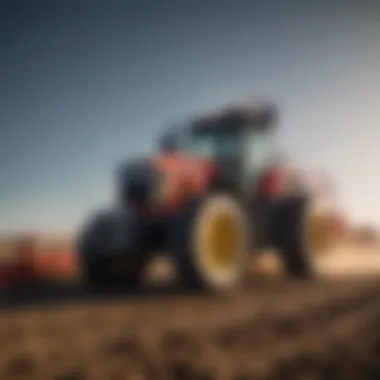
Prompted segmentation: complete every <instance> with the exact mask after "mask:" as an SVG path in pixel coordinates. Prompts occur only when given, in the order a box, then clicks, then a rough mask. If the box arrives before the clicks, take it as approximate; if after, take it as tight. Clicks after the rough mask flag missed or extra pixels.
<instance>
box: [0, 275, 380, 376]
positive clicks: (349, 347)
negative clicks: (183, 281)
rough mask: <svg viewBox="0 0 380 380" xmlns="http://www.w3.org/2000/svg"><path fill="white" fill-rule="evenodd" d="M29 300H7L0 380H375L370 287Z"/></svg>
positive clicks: (75, 294)
mask: <svg viewBox="0 0 380 380" xmlns="http://www.w3.org/2000/svg"><path fill="white" fill-rule="evenodd" d="M22 290H23V292H24V293H23V294H18V295H19V296H22V295H24V298H27V299H29V301H32V305H30V304H29V306H27V305H26V304H25V303H24V302H23V301H24V300H23V299H22V298H19V300H18V301H19V302H18V303H17V304H16V303H13V305H12V304H10V303H9V302H6V301H7V300H6V299H5V298H3V303H2V308H3V309H2V312H1V314H0V342H1V343H0V380H3V379H4V380H16V379H17V380H44V379H55V380H76V379H78V380H79V379H87V380H90V379H99V380H108V379H110V380H122V379H131V380H132V379H134V380H137V379H139V380H140V379H141V380H145V379H165V380H172V379H173V380H174V379H175V380H177V379H178V380H180V379H181V380H186V379H189V380H190V379H205V380H206V379H210V380H214V379H215V380H216V379H231V380H238V379H239V380H243V379H247V380H249V379H334V380H338V379H360V380H364V379H378V378H380V368H379V364H380V329H379V326H380V303H379V299H380V281H379V280H377V279H374V278H365V279H363V278H361V279H358V278H351V279H348V278H346V279H340V280H339V281H338V280H331V279H330V280H318V281H309V282H306V283H298V282H292V281H289V280H284V279H281V278H280V277H277V278H272V279H270V278H268V277H267V278H265V277H263V278H256V279H252V280H250V281H247V284H246V287H245V288H244V289H243V290H242V291H241V292H240V293H239V294H234V295H232V294H231V295H230V296H226V297H223V298H221V297H216V296H201V295H194V294H193V295H191V294H188V295H184V294H178V292H177V294H175V291H174V289H172V290H171V291H170V292H167V293H166V295H165V294H163V289H159V288H149V287H148V288H147V289H146V290H145V291H144V292H143V293H142V294H141V295H139V296H137V297H136V296H132V295H127V294H120V295H114V296H113V297H107V296H104V295H103V296H101V295H91V296H90V295H89V294H87V293H86V291H85V290H84V289H83V288H81V287H80V286H79V285H75V284H73V285H71V286H68V285H62V286H61V287H58V286H56V287H55V288H53V287H50V288H49V287H47V286H46V284H45V285H44V286H42V287H40V288H36V289H32V288H31V287H29V288H28V289H22ZM15 294H16V293H14V294H13V295H15ZM75 299H76V300H75ZM57 300H58V301H57ZM8 301H9V300H8ZM37 301H40V302H39V304H40V305H39V306H38V305H37ZM41 301H44V302H41Z"/></svg>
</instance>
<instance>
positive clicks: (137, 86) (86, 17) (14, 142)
mask: <svg viewBox="0 0 380 380" xmlns="http://www.w3.org/2000/svg"><path fill="white" fill-rule="evenodd" d="M331 3H333V4H334V5H333V6H328V4H331ZM376 3H377V2H376V1H372V2H369V1H356V2H354V1H347V0H346V1H340V2H339V1H285V0H281V1H277V2H275V1H269V0H267V1H260V2H258V1H253V0H252V1H248V0H247V1H243V0H241V1H240V0H236V1H223V0H218V1H204V0H203V1H201V0H198V1H197V0H195V1H165V0H160V1H157V0H151V1H143V0H139V1H133V2H132V1H127V0H126V1H112V0H104V1H103V2H100V1H95V0H91V1H80V0H75V1H70V0H67V1H59V2H58V1H32V0H28V1H12V0H9V1H3V2H1V5H0V15H1V16H0V17H1V18H2V20H0V21H1V22H0V126H1V129H0V231H10V230H22V229H31V228H32V229H37V230H42V231H54V230H72V229H73V228H75V226H76V225H77V224H78V222H80V221H81V220H82V218H83V216H84V215H85V214H86V213H87V212H88V211H90V210H91V209H92V208H93V207H96V206H97V205H99V204H102V203H108V202H109V200H110V199H111V198H112V186H113V182H112V181H113V171H112V170H113V168H114V166H115V163H116V162H117V161H118V160H119V159H121V158H123V157H125V158H127V157H128V156H131V155H134V154H139V153H142V152H147V151H149V150H150V148H151V145H152V141H153V137H154V136H155V135H156V134H157V133H158V131H159V130H160V129H161V128H162V127H163V126H164V125H165V124H166V123H168V122H170V121H171V120H172V119H173V118H174V119H178V118H181V117H186V116H188V115H191V114H192V113H197V112H200V111H202V110H204V109H209V108H212V107H214V106H219V105H221V104H225V103H228V102H230V101H235V100H238V99H244V98H245V97H246V96H247V95H250V94H257V95H259V96H261V97H262V98H264V100H265V99H268V100H273V101H275V102H277V103H278V105H279V107H280V110H281V120H280V127H281V128H280V132H279V136H278V141H279V144H280V145H281V146H282V147H283V149H285V150H286V151H287V152H289V154H290V156H291V157H292V158H293V159H294V160H295V161H298V162H299V163H300V164H301V165H302V166H306V167H311V168H322V169H324V170H328V171H329V172H330V173H331V174H332V175H333V176H334V177H335V179H336V181H337V185H338V187H339V191H340V194H341V196H342V198H341V199H342V201H343V204H344V205H345V206H346V208H347V210H348V211H349V214H350V215H351V216H352V218H353V220H354V221H369V222H374V223H377V224H379V225H380V202H378V197H379V195H380V176H379V175H378V172H379V171H380V153H379V149H378V147H379V145H380V112H379V104H380V4H379V5H376ZM317 4H318V5H317Z"/></svg>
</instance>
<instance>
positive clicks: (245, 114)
mask: <svg viewBox="0 0 380 380" xmlns="http://www.w3.org/2000/svg"><path fill="white" fill-rule="evenodd" d="M276 118H277V109H276V108H275V107H274V106H273V105H257V104H248V105H247V104H243V105H236V106H230V107H226V108H223V109H221V110H219V111H216V112H215V111H214V112H212V113H209V114H206V115H202V116H200V117H196V118H194V119H193V120H192V122H191V129H193V130H197V131H198V130H205V131H206V130H211V129H215V128H218V129H219V128H223V129H228V130H231V129H240V128H243V127H245V126H246V125H247V124H249V125H251V126H252V128H260V129H262V128H265V129H266V128H270V127H272V125H273V123H274V122H275V121H276Z"/></svg>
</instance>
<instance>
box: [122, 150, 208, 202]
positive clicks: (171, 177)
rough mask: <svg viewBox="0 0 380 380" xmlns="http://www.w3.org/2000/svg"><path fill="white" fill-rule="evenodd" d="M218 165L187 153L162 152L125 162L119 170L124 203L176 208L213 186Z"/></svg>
mask: <svg viewBox="0 0 380 380" xmlns="http://www.w3.org/2000/svg"><path fill="white" fill-rule="evenodd" d="M214 172H215V167H214V164H213V163H212V162H211V161H209V160H207V159H203V158H199V157H193V156H190V155H186V154H183V153H179V152H175V153H167V152H165V153H159V154H157V155H152V156H150V157H145V158H138V159H134V160H130V161H127V162H124V163H123V164H122V165H120V167H119V171H118V188H119V199H120V200H121V201H122V202H123V203H132V204H144V205H156V206H157V205H160V206H166V205H171V206H175V205H178V204H180V203H181V201H182V200H183V198H184V197H185V196H192V195H194V196H196V195H198V194H200V193H201V192H202V191H203V190H204V189H205V188H206V187H207V185H208V184H209V183H210V180H211V179H212V177H213V175H214Z"/></svg>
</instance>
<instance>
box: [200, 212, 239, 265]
mask: <svg viewBox="0 0 380 380" xmlns="http://www.w3.org/2000/svg"><path fill="white" fill-rule="evenodd" d="M240 240H241V237H240V233H239V224H238V223H237V221H236V220H235V218H234V215H232V214H231V213H228V212H226V211H224V212H218V213H216V214H215V215H212V216H210V217H209V218H208V220H207V221H206V222H205V224H204V226H203V229H202V230H201V245H202V252H203V254H204V262H205V265H206V266H207V269H208V270H210V271H217V272H230V271H231V270H234V269H235V267H236V265H237V264H238V261H239V252H240V243H241V242H240Z"/></svg>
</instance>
